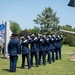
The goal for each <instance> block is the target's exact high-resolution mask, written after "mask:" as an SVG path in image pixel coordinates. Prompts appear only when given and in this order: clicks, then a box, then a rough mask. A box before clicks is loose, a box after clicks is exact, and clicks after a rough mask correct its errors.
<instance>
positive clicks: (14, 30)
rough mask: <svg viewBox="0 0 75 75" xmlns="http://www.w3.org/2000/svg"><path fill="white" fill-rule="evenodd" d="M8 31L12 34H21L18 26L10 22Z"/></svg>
mask: <svg viewBox="0 0 75 75" xmlns="http://www.w3.org/2000/svg"><path fill="white" fill-rule="evenodd" d="M10 29H11V31H12V32H13V33H16V34H19V33H20V32H21V28H20V25H19V24H18V23H16V22H12V21H10Z"/></svg>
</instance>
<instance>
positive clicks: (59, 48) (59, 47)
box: [58, 35, 63, 59]
mask: <svg viewBox="0 0 75 75" xmlns="http://www.w3.org/2000/svg"><path fill="white" fill-rule="evenodd" d="M62 40H63V38H62V35H60V36H59V35H58V53H59V59H61V58H62V55H61V48H62V44H61V41H62Z"/></svg>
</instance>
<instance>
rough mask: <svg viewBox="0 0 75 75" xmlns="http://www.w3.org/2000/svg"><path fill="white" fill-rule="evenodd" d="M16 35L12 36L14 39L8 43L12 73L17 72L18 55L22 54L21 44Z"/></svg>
mask: <svg viewBox="0 0 75 75" xmlns="http://www.w3.org/2000/svg"><path fill="white" fill-rule="evenodd" d="M16 36H17V35H16V34H12V38H11V40H10V41H9V43H8V53H9V55H10V71H11V72H16V65H17V60H18V55H19V54H20V42H19V41H18V40H17V39H16Z"/></svg>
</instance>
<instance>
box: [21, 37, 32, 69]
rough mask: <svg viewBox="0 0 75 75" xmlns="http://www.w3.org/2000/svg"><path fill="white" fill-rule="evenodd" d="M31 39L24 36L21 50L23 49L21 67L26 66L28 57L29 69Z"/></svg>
mask: <svg viewBox="0 0 75 75" xmlns="http://www.w3.org/2000/svg"><path fill="white" fill-rule="evenodd" d="M28 45H29V40H28V38H26V39H25V38H22V43H21V51H22V65H21V68H22V69H23V68H24V65H25V57H26V58H27V64H28V69H30V68H31V62H30V56H29V54H30V50H29V47H28Z"/></svg>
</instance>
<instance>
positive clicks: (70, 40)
mask: <svg viewBox="0 0 75 75" xmlns="http://www.w3.org/2000/svg"><path fill="white" fill-rule="evenodd" d="M61 29H63V30H68V31H75V29H73V28H72V26H71V25H65V26H61ZM74 41H75V35H73V34H69V33H63V43H64V44H68V45H70V46H75V42H74Z"/></svg>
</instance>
